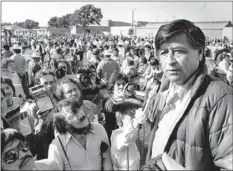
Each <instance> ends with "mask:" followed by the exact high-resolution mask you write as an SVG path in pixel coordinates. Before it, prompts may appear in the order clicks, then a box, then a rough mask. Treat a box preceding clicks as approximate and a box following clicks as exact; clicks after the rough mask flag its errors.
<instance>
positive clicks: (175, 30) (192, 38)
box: [155, 19, 205, 62]
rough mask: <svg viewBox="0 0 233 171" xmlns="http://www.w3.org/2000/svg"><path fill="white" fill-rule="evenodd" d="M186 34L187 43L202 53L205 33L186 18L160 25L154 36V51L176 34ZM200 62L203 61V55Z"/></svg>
mask: <svg viewBox="0 0 233 171" xmlns="http://www.w3.org/2000/svg"><path fill="white" fill-rule="evenodd" d="M182 34H184V35H186V37H187V40H188V44H189V45H190V46H191V47H192V48H193V49H195V50H199V51H200V50H201V51H203V54H204V49H205V35H204V33H203V32H202V30H201V29H200V28H199V27H197V26H195V25H194V23H192V22H191V21H188V20H184V19H179V20H174V21H172V22H170V23H168V24H164V25H162V26H161V27H160V28H159V30H158V32H157V34H156V36H155V48H156V51H157V52H158V50H159V49H160V48H161V46H162V45H163V44H164V43H166V42H167V41H169V40H170V39H171V38H173V37H174V36H177V35H182ZM202 62H205V58H204V55H203V58H202Z"/></svg>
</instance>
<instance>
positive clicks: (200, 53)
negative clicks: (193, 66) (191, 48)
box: [198, 49, 204, 61]
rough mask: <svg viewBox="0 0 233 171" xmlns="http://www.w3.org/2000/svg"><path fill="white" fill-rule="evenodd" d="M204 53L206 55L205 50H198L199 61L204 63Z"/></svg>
mask: <svg viewBox="0 0 233 171" xmlns="http://www.w3.org/2000/svg"><path fill="white" fill-rule="evenodd" d="M203 53H204V49H199V50H198V60H199V61H202V60H203V59H202V58H204V56H203Z"/></svg>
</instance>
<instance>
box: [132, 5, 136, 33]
mask: <svg viewBox="0 0 233 171" xmlns="http://www.w3.org/2000/svg"><path fill="white" fill-rule="evenodd" d="M135 10H136V8H134V9H133V10H132V30H133V31H134V11H135Z"/></svg>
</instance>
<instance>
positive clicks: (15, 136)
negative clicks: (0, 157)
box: [1, 128, 25, 154]
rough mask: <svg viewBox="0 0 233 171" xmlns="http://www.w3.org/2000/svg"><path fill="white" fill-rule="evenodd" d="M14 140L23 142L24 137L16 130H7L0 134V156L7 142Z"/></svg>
mask: <svg viewBox="0 0 233 171" xmlns="http://www.w3.org/2000/svg"><path fill="white" fill-rule="evenodd" d="M14 140H20V141H25V137H24V136H23V134H21V133H20V132H19V131H17V130H16V129H12V128H7V129H4V130H3V131H2V133H1V154H2V152H3V149H4V148H5V147H6V145H7V144H8V143H9V142H13V141H14Z"/></svg>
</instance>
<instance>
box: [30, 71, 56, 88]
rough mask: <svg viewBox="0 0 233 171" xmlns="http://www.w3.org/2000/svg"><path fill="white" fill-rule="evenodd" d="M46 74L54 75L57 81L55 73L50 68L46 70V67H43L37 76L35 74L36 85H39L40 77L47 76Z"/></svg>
mask: <svg viewBox="0 0 233 171" xmlns="http://www.w3.org/2000/svg"><path fill="white" fill-rule="evenodd" d="M46 75H52V76H53V78H54V81H55V75H54V73H53V72H51V71H50V70H46V69H44V70H43V69H41V70H40V71H38V72H37V73H36V76H35V84H36V85H39V84H40V78H41V77H43V76H46Z"/></svg>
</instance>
